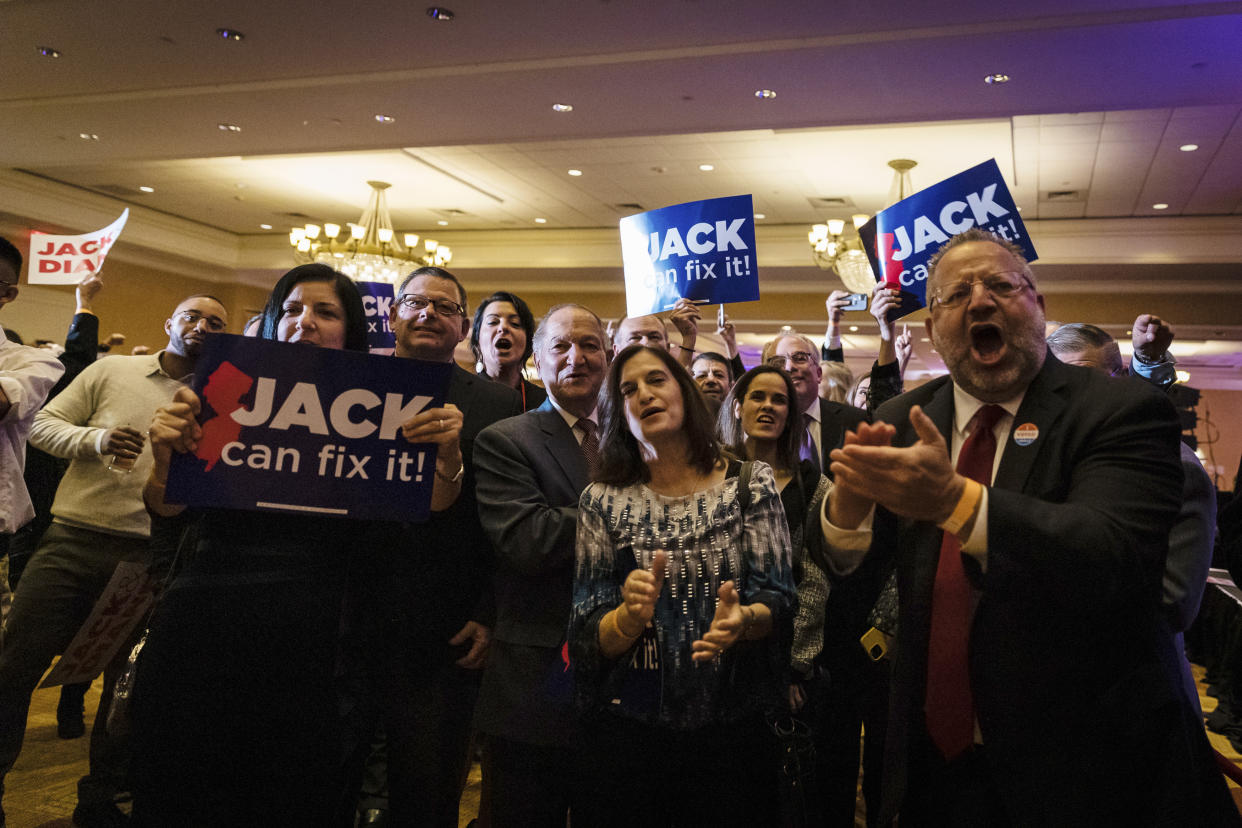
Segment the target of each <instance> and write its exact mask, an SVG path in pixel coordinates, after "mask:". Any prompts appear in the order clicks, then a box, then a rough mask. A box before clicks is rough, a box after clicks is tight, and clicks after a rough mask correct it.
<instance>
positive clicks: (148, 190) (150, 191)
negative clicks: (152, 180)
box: [138, 187, 155, 193]
mask: <svg viewBox="0 0 1242 828" xmlns="http://www.w3.org/2000/svg"><path fill="white" fill-rule="evenodd" d="M138 189H139V190H142V191H143V192H144V193H153V192H155V188H154V187H139V188H138Z"/></svg>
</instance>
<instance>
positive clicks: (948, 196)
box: [858, 158, 1037, 318]
mask: <svg viewBox="0 0 1242 828" xmlns="http://www.w3.org/2000/svg"><path fill="white" fill-rule="evenodd" d="M971 227H982V228H983V229H984V230H990V231H991V232H993V233H995V234H996V235H998V236H1000V237H1001V238H1003V239H1008V240H1009V241H1011V242H1013V243H1014V244H1016V245H1018V246H1019V247H1021V248H1022V252H1023V254H1024V255H1025V256H1026V260H1027V261H1028V262H1033V261H1035V259H1036V258H1037V256H1036V253H1035V246H1034V245H1033V244H1032V243H1031V237H1030V235H1029V234H1028V233H1027V232H1026V225H1024V224H1023V223H1022V216H1021V215H1020V214H1019V213H1018V205H1017V204H1015V203H1014V200H1013V196H1011V195H1010V194H1009V188H1008V187H1006V186H1005V179H1004V178H1002V177H1001V171H1000V167H998V166H997V164H996V159H994V158H993V159H989V160H987V161H984V162H983V163H982V164H979V165H978V166H976V167H971V168H970V169H969V170H966V171H965V172H961V173H958V174H957V175H955V176H952V177H950V178H946V179H945V180H944V181H941V182H940V183H939V184H934V185H932V186H931V187H928V188H927V189H925V190H920V191H919V192H917V193H915V194H914V195H912V196H908V197H906V198H904V199H902V200H901V201H899V202H897V203H896V204H894V205H893V206H892V207H889V208H887V209H885V210H881V211H880V212H878V213H876V214H875V216H873V217H872V219H871V220H870V221H868V222H867V223H866V224H864V225H863V226H862V227H860V228H859V230H858V235H859V237H860V238H862V241H863V248H864V249H865V250H866V251H867V258H869V259H870V260H871V269H872V271H874V272H875V273H876V274H877V275H878V277H879V280H880V281H881V282H886V283H887V284H888V286H889V287H892V288H896V289H897V290H900V291H901V306H900V308H899V310H898V311H897V312H896V314H895V318H896V317H901V316H905V315H906V314H909V313H913V312H914V311H916V310H918V309H919V308H922V307H926V306H927V262H928V260H929V259H931V257H932V255H933V254H934V253H935V252H936V251H937V250H939V249H940V246H941V245H942V244H944V243H945V242H947V241H948V240H949V239H950V238H952V237H953V236H955V235H957V234H958V233H961V232H963V231H965V230H968V229H970V228H971Z"/></svg>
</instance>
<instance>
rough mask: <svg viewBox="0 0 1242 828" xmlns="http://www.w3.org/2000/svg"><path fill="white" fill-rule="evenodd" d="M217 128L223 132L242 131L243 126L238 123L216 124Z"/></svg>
mask: <svg viewBox="0 0 1242 828" xmlns="http://www.w3.org/2000/svg"><path fill="white" fill-rule="evenodd" d="M216 129H218V130H220V131H221V132H241V127H239V126H238V125H237V124H216Z"/></svg>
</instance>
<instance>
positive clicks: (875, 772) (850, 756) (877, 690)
mask: <svg viewBox="0 0 1242 828" xmlns="http://www.w3.org/2000/svg"><path fill="white" fill-rule="evenodd" d="M828 671H829V675H828V677H827V678H826V679H820V680H819V681H818V682H817V683H816V684H815V685H813V686H812V688H811V698H810V701H809V707H810V717H811V731H812V736H813V738H814V740H815V768H816V783H817V786H818V789H819V796H820V806H819V807H820V813H821V814H822V815H823V817H824V825H825V826H829V828H853V825H854V813H855V810H856V807H855V803H856V800H857V798H858V760H859V744H860V739H862V743H863V751H862V765H863V786H862V787H863V799H864V800H865V801H866V803H867V825H868V826H870V828H875V826H876V825H877V824H878V817H879V811H880V775H881V769H882V767H883V764H884V734H885V731H886V729H887V722H888V662H872V661H871V660H870V659H869V658H867V656H866V654H865V653H864V652H863V650H862V647H861V646H859V647H858V648H857V653H853V652H850V653H848V654H847V655H845V656H844V657H840V656H839V657H837V658H834V659H833V660H832V662H831V663H830V664H829V666H828ZM864 732H865V734H866V735H865V738H862V734H863V733H864Z"/></svg>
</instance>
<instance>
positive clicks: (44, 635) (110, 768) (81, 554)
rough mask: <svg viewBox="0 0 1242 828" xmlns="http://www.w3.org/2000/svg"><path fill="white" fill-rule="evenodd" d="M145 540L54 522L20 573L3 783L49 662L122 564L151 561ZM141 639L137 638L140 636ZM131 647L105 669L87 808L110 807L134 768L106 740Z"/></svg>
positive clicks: (5, 686) (2, 738)
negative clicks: (115, 694)
mask: <svg viewBox="0 0 1242 828" xmlns="http://www.w3.org/2000/svg"><path fill="white" fill-rule="evenodd" d="M148 555H149V553H148V544H147V541H146V540H145V539H142V538H127V537H121V536H119V535H109V534H105V533H103V532H95V531H92V530H90V529H80V528H77V527H73V526H65V525H62V524H59V523H54V524H52V526H51V527H50V528H49V529H48V530H47V532H46V533H44V536H43V541H42V543H41V544H40V545H39V550H38V552H36V553H35V555H34V557H33V558H31V560H30V563H29V564H28V565H27V566H26V570H25V572H24V573H23V574H22V580H21V589H20V590H19V591H18V592H17V594H16V595H15V597H14V601H13V610H12V612H11V614H10V615H9V621H8V627H7V628H6V631H5V636H4V646H3V648H2V649H0V777H3V775H5V774H7V773H8V772H9V770H10V769H11V768H12V767H13V763H14V762H16V761H17V757H18V754H20V753H21V749H22V741H23V739H24V737H25V734H26V715H27V713H28V712H29V710H30V697H31V694H33V693H34V691H35V688H36V687H37V686H38V683H39V680H40V679H41V678H42V677H43V674H44V672H46V671H47V668H48V667H49V666H50V665H51V663H52V658H53V657H54V656H56V655H57V654H58V653H62V652H64V650H65V648H66V647H67V646H68V645H69V643H70V642H71V641H72V640H73V636H74V635H75V634H76V633H77V631H78V629H79V628H80V627H81V626H82V624H83V622H85V621H86V618H87V616H88V615H90V612H91V609H92V608H93V607H94V605H95V602H96V601H97V600H98V598H99V596H100V595H101V594H102V593H103V591H104V588H105V587H106V586H107V585H108V581H109V579H110V578H111V577H112V573H113V571H114V570H115V569H116V565H117V564H118V563H120V562H121V561H147V560H148ZM135 637H136V636H135ZM131 647H132V642H129V643H127V644H126V645H125V646H122V647H121V648H120V650H119V651H118V652H117V655H116V657H115V658H113V660H112V663H111V664H109V665H108V667H107V669H105V670H104V689H103V695H102V697H101V698H100V700H99V710H98V712H97V713H96V714H95V726H94V729H93V730H92V732H91V746H90V771H89V773H87V775H86V776H84V777H82V779H81V780H80V781H79V782H78V801H79V802H80V803H82V804H84V805H93V804H98V803H101V802H111V801H112V798H113V796H114V795H115V794H116V793H117V792H118V791H119V790H121V789H122V788H123V786H124V783H125V774H126V771H127V768H128V765H129V746H128V744H127V742H126V740H123V739H118V738H115V737H113V736H111V735H109V734H108V732H107V727H106V721H107V718H108V710H109V708H110V707H111V704H112V685H113V683H114V682H115V681H116V677H117V676H118V675H119V674H120V672H121V670H123V669H124V666H125V660H126V657H127V656H128V655H129V650H130V649H131Z"/></svg>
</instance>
